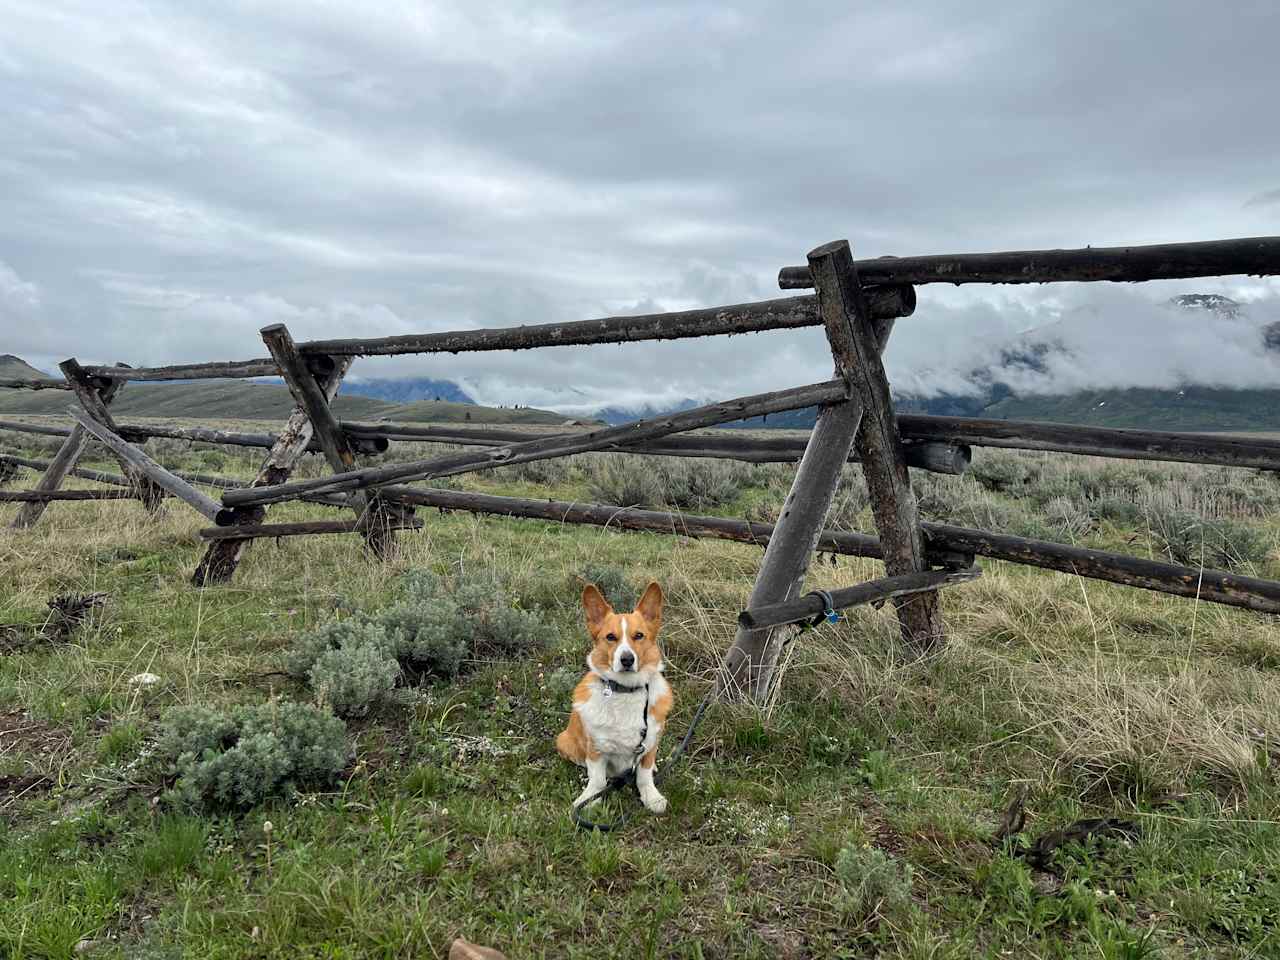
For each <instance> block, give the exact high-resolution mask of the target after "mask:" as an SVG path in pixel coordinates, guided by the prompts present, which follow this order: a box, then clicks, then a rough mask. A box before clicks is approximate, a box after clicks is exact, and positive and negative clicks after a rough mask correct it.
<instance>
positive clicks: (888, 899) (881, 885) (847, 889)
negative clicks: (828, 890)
mask: <svg viewBox="0 0 1280 960" xmlns="http://www.w3.org/2000/svg"><path fill="white" fill-rule="evenodd" d="M835 871H836V879H837V880H839V881H840V888H841V897H840V899H841V903H840V906H841V908H842V909H843V910H844V912H845V914H846V915H848V916H850V917H852V918H856V919H866V918H867V917H870V916H872V915H873V914H876V913H895V912H898V911H900V910H902V909H903V908H904V907H906V906H907V905H909V904H910V903H911V881H912V870H911V866H910V865H909V864H906V863H902V862H900V861H899V860H896V859H895V858H894V857H892V856H890V855H889V854H887V853H885V852H884V851H883V850H880V849H878V848H876V847H861V846H853V845H849V846H845V847H842V848H841V850H840V852H839V853H838V854H837V855H836V862H835Z"/></svg>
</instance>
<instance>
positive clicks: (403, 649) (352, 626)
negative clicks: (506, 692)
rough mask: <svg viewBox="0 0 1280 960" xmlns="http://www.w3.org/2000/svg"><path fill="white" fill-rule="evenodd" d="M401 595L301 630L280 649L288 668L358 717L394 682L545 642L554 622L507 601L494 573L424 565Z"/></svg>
mask: <svg viewBox="0 0 1280 960" xmlns="http://www.w3.org/2000/svg"><path fill="white" fill-rule="evenodd" d="M402 589H403V591H404V594H405V598H404V599H403V600H401V601H400V602H398V603H395V604H392V605H391V606H389V607H386V608H384V609H382V610H380V611H378V612H376V613H371V614H370V613H356V614H355V615H353V616H351V617H348V618H346V619H344V620H335V621H332V622H330V623H327V624H324V625H323V626H321V627H318V628H317V629H315V630H313V631H311V632H310V633H307V634H305V635H303V636H302V637H300V638H299V639H298V640H297V641H296V642H295V643H294V645H293V647H292V648H291V649H290V650H289V652H288V653H287V654H286V655H285V669H286V671H287V672H288V673H289V675H290V676H293V677H296V678H297V679H299V680H305V681H306V682H307V683H308V684H309V685H310V687H311V689H312V690H313V691H314V692H315V694H316V698H317V700H318V701H319V702H321V703H322V704H324V705H326V706H328V707H329V708H330V709H331V710H333V712H334V713H336V714H338V715H339V716H343V717H362V716H364V715H365V714H367V713H368V712H369V711H370V710H372V709H373V708H374V707H376V706H378V705H379V704H382V703H385V702H386V701H387V700H389V699H390V697H391V695H392V691H393V690H394V688H395V687H396V685H397V684H400V683H417V682H420V681H421V680H423V679H428V678H442V679H452V678H454V677H456V676H457V675H458V674H459V673H461V672H462V670H463V668H464V666H465V665H466V664H467V662H468V661H474V660H483V659H497V660H501V659H510V658H513V657H517V656H520V655H522V654H525V653H527V652H529V651H531V650H534V649H537V648H539V647H542V646H545V645H546V644H547V643H549V642H550V640H551V639H552V638H553V636H554V629H553V627H552V626H551V625H550V624H549V623H547V622H546V621H545V620H544V619H543V618H542V616H541V615H540V614H539V613H538V612H537V611H532V610H523V609H520V608H519V607H517V606H515V605H513V603H512V602H511V601H510V599H509V598H510V597H511V595H512V594H511V591H510V590H509V589H508V588H507V587H506V586H505V585H504V584H503V583H502V581H501V580H500V579H498V578H495V577H493V576H479V577H476V578H474V579H472V580H469V581H467V582H465V583H462V584H460V585H456V586H455V585H451V584H449V583H447V582H446V581H444V580H442V579H441V578H439V577H437V576H435V575H433V574H431V573H428V572H426V571H423V570H414V571H410V572H409V573H407V574H406V575H405V577H404V580H403V583H402Z"/></svg>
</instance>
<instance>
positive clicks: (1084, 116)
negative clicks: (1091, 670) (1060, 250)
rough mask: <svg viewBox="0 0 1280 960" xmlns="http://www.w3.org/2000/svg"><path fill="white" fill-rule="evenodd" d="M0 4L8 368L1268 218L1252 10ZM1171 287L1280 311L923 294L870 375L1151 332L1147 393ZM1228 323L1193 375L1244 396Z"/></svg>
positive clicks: (693, 301)
mask: <svg viewBox="0 0 1280 960" xmlns="http://www.w3.org/2000/svg"><path fill="white" fill-rule="evenodd" d="M0 25H2V28H0V131H3V132H2V133H0V137H2V138H3V144H2V149H0V211H3V215H2V216H0V334H2V335H0V353H3V352H9V353H16V354H18V355H20V356H23V357H25V358H27V359H28V360H30V361H32V362H35V363H36V364H37V365H40V366H43V367H46V368H49V367H51V366H52V365H53V364H56V362H57V361H58V360H61V359H63V358H65V357H67V356H72V355H75V356H77V357H79V358H81V359H82V360H86V361H87V360H92V361H107V360H124V361H128V362H132V363H134V364H154V363H160V362H166V361H170V362H177V361H191V360H204V359H241V358H247V357H255V356H262V355H264V353H265V350H264V348H263V346H262V343H261V340H260V339H259V337H258V334H257V331H258V329H259V328H260V327H261V326H263V325H264V324H266V323H270V322H275V321H284V322H286V323H287V324H288V325H289V328H290V330H291V331H292V332H293V335H294V336H295V338H297V339H311V338H316V337H330V336H338V335H342V336H386V335H390V334H395V333H408V332H419V331H428V330H447V329H454V328H460V327H476V326H506V325H510V324H517V323H537V322H546V321H552V320H574V319H582V318H586V317H594V316H602V315H607V314H611V313H621V312H634V311H637V310H655V309H658V310H660V309H676V308H686V307H690V306H711V305H716V304H721V303H733V302H741V301H745V300H752V299H764V298H769V297H775V296H779V295H780V294H779V293H778V292H777V288H776V283H775V278H776V273H777V270H778V268H779V267H780V266H783V265H786V264H793V263H803V262H804V255H805V252H806V251H807V250H809V249H810V248H812V247H814V246H816V245H818V244H820V243H823V242H825V241H828V240H831V239H835V238H839V237H846V238H848V239H849V241H850V242H851V243H852V245H853V247H854V252H855V256H879V255H882V254H897V255H911V254H925V253H950V252H958V251H981V250H999V249H1015V248H1024V247H1032V248H1034V247H1074V246H1083V245H1085V244H1093V245H1096V246H1101V245H1111V244H1125V243H1158V242H1172V241H1184V240H1205V239H1219V238H1227V237H1237V236H1255V235H1263V234H1276V233H1280V123H1277V122H1276V119H1275V102H1274V98H1275V92H1276V89H1277V83H1278V81H1280V71H1278V70H1277V66H1276V63H1277V56H1280V54H1278V53H1277V49H1278V48H1277V42H1276V40H1277V37H1278V36H1280V4H1278V3H1276V2H1275V0H1262V2H1257V3H1249V2H1243V0H1237V2H1230V3H1226V4H1217V5H1212V7H1207V6H1206V5H1205V4H1204V3H1202V2H1195V3H1177V2H1170V0H1160V2H1150V3H1141V2H1127V3H1122V4H1100V3H1097V4H1094V3H1088V4H1081V3H1079V2H1069V3H1067V2H1064V3H1042V2H1031V3H1028V2H1026V0H1019V2H1014V3H1001V2H990V3H985V4H980V5H976V6H975V5H974V4H971V3H943V2H937V3H897V2H885V3H856V4H831V3H826V4H822V5H813V6H809V5H806V4H801V3H794V2H793V3H785V4H783V3H778V4H764V3H759V4H737V5H728V4H708V5H700V4H697V3H679V4H673V5H663V4H655V3H635V2H628V3H619V4H608V3H602V2H593V3H584V4H533V3H514V2H513V3H507V4H500V5H487V4H483V3H476V2H468V3H460V4H457V5H447V4H435V3H431V4H421V5H400V4H393V3H367V4H366V3H325V4H317V5H306V4H299V3H289V2H284V0H273V2H270V3H261V4H250V3H243V4H237V3H224V4H219V5H216V6H214V5H204V4H197V3H191V2H186V3H173V4H170V5H167V4H164V3H148V4H132V3H121V2H113V0H94V2H91V3H83V4H76V3H64V2H59V0H40V2H34V3H16V4H15V3H10V2H4V0H0ZM1184 291H1197V292H1220V293H1226V294H1228V295H1231V296H1235V297H1237V298H1243V299H1247V300H1250V301H1253V306H1252V307H1251V311H1250V313H1249V319H1248V320H1247V324H1252V325H1253V326H1254V327H1256V325H1258V324H1260V323H1262V322H1267V321H1268V320H1271V319H1275V318H1276V317H1277V316H1280V314H1277V313H1276V301H1277V299H1278V293H1280V286H1278V285H1277V284H1276V283H1275V282H1274V281H1259V280H1252V281H1250V280H1247V279H1245V278H1237V279H1234V280H1221V281H1218V280H1213V281H1190V282H1187V283H1182V284H1151V285H1145V286H1143V287H1139V288H1116V287H1114V286H1110V285H1107V289H1102V288H1100V287H1089V286H1085V285H1073V286H1069V287H1061V286H1060V287H1056V288H1047V287H1040V288H1013V287H966V288H961V289H951V290H943V289H939V288H937V287H929V288H924V289H922V290H921V296H920V307H919V309H918V310H917V314H916V316H915V317H913V318H911V319H909V320H903V321H901V322H900V323H899V324H898V329H897V330H896V331H895V334H894V339H893V342H892V346H891V349H890V353H889V357H888V364H889V369H890V375H891V377H893V379H894V381H895V382H896V383H903V384H905V383H916V384H917V385H921V386H922V388H923V389H927V388H928V384H929V383H931V382H934V378H933V374H932V373H929V374H926V373H925V371H932V372H938V371H943V370H946V369H948V368H956V369H962V368H963V367H964V365H965V363H967V362H968V357H969V355H970V354H971V353H972V351H973V350H974V349H975V345H981V344H985V343H988V342H992V341H993V338H994V340H998V339H999V338H1000V337H1001V336H1005V335H1008V334H1009V333H1011V332H1016V331H1018V330H1022V329H1025V328H1027V327H1031V326H1038V325H1042V324H1045V323H1050V322H1053V321H1055V320H1059V319H1060V318H1061V322H1062V323H1065V324H1071V323H1072V322H1073V319H1075V318H1081V317H1085V318H1087V317H1093V318H1094V319H1093V321H1091V322H1092V323H1093V326H1092V327H1091V326H1089V325H1087V324H1086V325H1084V326H1081V327H1079V330H1081V331H1087V330H1090V329H1096V330H1101V331H1105V330H1108V329H1117V328H1118V327H1121V326H1125V325H1127V326H1125V329H1126V330H1127V333H1128V337H1129V340H1130V341H1136V342H1143V341H1144V340H1149V341H1150V342H1151V343H1152V347H1151V349H1150V350H1149V351H1144V350H1137V351H1132V350H1131V351H1129V352H1131V353H1133V354H1134V356H1133V358H1132V359H1133V363H1134V364H1137V365H1142V364H1146V365H1147V367H1148V368H1149V369H1147V370H1146V373H1145V374H1144V376H1145V377H1146V378H1147V379H1152V378H1154V379H1156V380H1161V379H1162V378H1164V379H1167V378H1168V377H1169V376H1184V375H1189V376H1191V377H1192V378H1194V377H1195V376H1196V374H1197V372H1198V369H1199V368H1198V363H1199V359H1200V358H1203V356H1204V355H1205V351H1206V349H1207V348H1208V347H1210V346H1211V345H1212V342H1213V341H1212V337H1211V336H1210V338H1209V339H1208V340H1205V339H1203V334H1201V335H1200V336H1202V339H1200V340H1197V333H1196V331H1197V330H1201V331H1203V329H1204V324H1198V323H1197V324H1189V325H1188V324H1184V325H1183V326H1184V327H1186V336H1184V337H1173V338H1168V337H1164V336H1162V335H1161V333H1160V331H1162V330H1163V324H1164V323H1165V322H1166V320H1165V319H1164V318H1165V317H1166V316H1167V314H1166V312H1165V311H1161V310H1157V309H1155V308H1152V307H1151V306H1150V303H1151V302H1153V301H1155V300H1162V299H1166V298H1167V297H1168V296H1170V295H1171V294H1173V293H1179V292H1184ZM1077 339H1078V340H1080V341H1081V343H1083V344H1085V345H1086V346H1087V343H1088V342H1091V341H1090V338H1087V337H1077ZM1255 339H1256V338H1255ZM1169 340H1173V341H1176V342H1174V343H1170V342H1168V341H1169ZM1253 342H1254V341H1253V340H1251V339H1250V337H1249V336H1248V331H1245V333H1243V334H1241V337H1240V338H1239V344H1240V346H1239V349H1238V350H1237V349H1233V350H1231V351H1228V353H1229V358H1228V359H1226V360H1222V359H1221V358H1219V360H1218V361H1217V362H1216V363H1215V364H1213V365H1210V367H1211V368H1206V369H1205V371H1204V373H1205V376H1206V377H1208V378H1209V379H1214V378H1217V379H1222V378H1224V377H1225V378H1227V379H1228V380H1230V379H1231V378H1232V377H1233V376H1235V375H1236V374H1239V375H1240V377H1243V378H1244V379H1245V380H1249V381H1250V382H1252V381H1254V380H1258V379H1261V380H1262V381H1264V382H1265V381H1266V379H1267V372H1268V368H1267V367H1265V365H1261V366H1260V365H1259V363H1260V362H1258V361H1257V357H1256V351H1252V352H1251V348H1250V344H1251V343H1253ZM1109 355H1110V356H1112V358H1113V359H1114V351H1112V353H1111V354H1109ZM1251 358H1252V359H1251ZM1237 361H1238V363H1237ZM1098 366H1099V365H1097V364H1094V363H1093V362H1091V359H1090V358H1087V357H1086V358H1084V360H1083V361H1082V362H1080V363H1078V364H1076V368H1077V369H1076V374H1079V375H1080V376H1081V377H1083V378H1084V379H1085V380H1088V378H1089V376H1090V374H1089V371H1091V370H1093V369H1095V368H1096V367H1098ZM1101 367H1102V368H1105V369H1108V370H1111V371H1112V372H1111V373H1108V374H1106V376H1111V377H1113V378H1114V377H1115V376H1121V377H1123V376H1124V369H1125V368H1124V364H1117V363H1112V364H1111V365H1110V367H1107V365H1105V364H1103V365H1101ZM353 373H356V374H363V375H366V376H400V375H407V374H421V375H428V376H438V377H448V378H452V379H464V378H465V380H466V382H467V383H468V385H469V386H470V387H471V389H472V390H473V392H475V393H477V395H478V396H479V397H480V398H481V399H482V400H486V401H489V402H504V403H512V402H524V403H534V404H542V405H548V404H553V403H558V404H561V405H565V404H569V403H573V402H613V403H623V404H633V403H636V402H640V401H642V400H646V399H647V400H654V401H658V402H661V401H663V400H666V399H678V398H681V397H685V396H694V397H699V398H701V397H714V396H724V395H728V394H740V393H746V392H751V391H755V390H763V389H771V388H776V387H783V386H788V385H791V384H795V383H799V382H806V381H812V380H815V379H825V378H826V377H827V376H828V375H829V374H830V357H829V354H828V353H827V352H826V349H825V346H824V344H823V342H822V338H821V335H820V334H819V333H817V332H816V331H807V332H802V333H792V334H765V335H759V336H757V337H737V338H732V339H729V340H725V339H723V338H722V339H719V340H716V341H696V342H695V341H685V342H681V343H676V344H649V345H629V346H625V347H607V348H591V349H565V350H554V351H553V350H543V351H538V352H536V353H521V354H482V355H472V356H470V357H449V356H444V357H421V358H403V359H399V360H390V361H373V360H363V361H360V362H359V363H358V364H357V365H356V367H355V369H354V370H353ZM939 375H941V374H939ZM1097 375H1098V376H1103V374H1102V373H1100V372H1099V373H1098V374H1097ZM1237 379H1238V378H1237ZM1272 382H1277V383H1280V381H1277V380H1276V379H1275V378H1274V377H1273V378H1272Z"/></svg>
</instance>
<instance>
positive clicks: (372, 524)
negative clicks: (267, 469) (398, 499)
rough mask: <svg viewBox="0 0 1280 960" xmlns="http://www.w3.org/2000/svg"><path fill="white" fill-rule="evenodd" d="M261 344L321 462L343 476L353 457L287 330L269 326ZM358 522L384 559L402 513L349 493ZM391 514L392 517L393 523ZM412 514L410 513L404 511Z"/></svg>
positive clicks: (325, 359) (366, 496) (329, 361)
mask: <svg viewBox="0 0 1280 960" xmlns="http://www.w3.org/2000/svg"><path fill="white" fill-rule="evenodd" d="M260 332H261V333H262V340H263V342H264V343H265V344H266V345H267V349H268V350H270V351H271V356H272V358H273V359H274V360H275V362H276V366H278V367H279V368H280V373H281V375H282V376H283V377H284V382H285V383H286V384H287V385H288V387H289V392H290V393H292V394H293V399H294V400H296V401H297V403H298V405H299V406H300V407H302V408H303V409H304V410H306V412H307V416H308V417H309V418H310V419H311V426H312V429H313V430H314V431H315V436H316V439H317V440H319V441H320V446H321V448H322V449H323V450H324V455H325V459H326V460H328V461H329V466H330V467H332V468H333V472H334V473H345V472H347V471H349V470H354V469H355V468H356V453H355V450H354V449H353V448H352V446H351V443H350V441H349V440H348V439H347V435H346V434H345V433H343V432H342V428H341V427H340V426H339V425H338V420H337V418H336V417H334V415H333V411H332V410H331V409H330V408H329V399H328V398H327V397H326V396H325V395H324V392H323V391H322V390H321V389H320V385H319V384H318V383H317V382H316V377H315V374H314V373H313V372H312V370H311V367H310V366H309V365H308V362H307V359H306V358H304V357H303V356H302V354H301V353H299V352H298V348H297V345H296V344H295V343H294V342H293V337H292V336H290V335H289V329H288V327H286V326H285V325H284V324H283V323H273V324H271V325H270V326H267V327H263V328H262V330H261V331H260ZM317 360H319V361H320V362H322V363H327V364H332V365H335V366H336V364H337V362H338V361H337V358H336V357H328V356H322V357H317V358H314V359H312V361H311V362H312V363H315V362H317ZM348 502H349V503H350V504H351V506H352V508H353V509H354V510H355V512H356V518H357V519H358V520H359V521H360V529H361V532H362V533H363V535H364V540H365V543H366V544H367V545H368V547H369V550H370V551H371V552H372V553H373V555H374V556H375V557H377V558H379V559H383V558H384V557H386V555H387V553H388V551H389V550H390V549H391V548H392V546H393V544H394V540H395V527H394V525H393V522H394V520H398V519H403V512H402V511H400V510H399V509H398V508H397V510H396V511H392V510H390V509H388V505H387V504H386V503H385V502H384V501H383V500H382V499H381V498H380V497H379V496H378V495H377V493H374V492H370V493H367V494H366V493H363V492H352V493H351V495H350V497H349V501H348ZM393 512H394V513H395V514H396V516H395V518H394V520H393V516H392V514H393ZM408 512H409V513H410V514H412V512H413V511H412V509H411V508H410V509H409V511H408Z"/></svg>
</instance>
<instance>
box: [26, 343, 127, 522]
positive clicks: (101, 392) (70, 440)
mask: <svg viewBox="0 0 1280 960" xmlns="http://www.w3.org/2000/svg"><path fill="white" fill-rule="evenodd" d="M77 366H78V364H77ZM124 385H125V381H124V380H116V379H112V380H109V381H108V382H107V383H106V384H105V385H95V386H94V395H95V396H96V397H97V398H98V400H99V402H100V403H101V404H102V406H103V408H104V409H105V408H106V407H107V406H109V405H110V404H111V401H112V400H114V399H115V397H116V394H118V393H119V392H120V391H121V390H123V389H124ZM88 439H89V434H88V433H87V432H86V431H85V429H84V427H82V426H80V424H78V423H77V424H73V425H72V427H71V432H70V433H68V434H67V438H66V439H65V440H64V441H62V446H61V447H59V448H58V452H57V454H56V455H54V458H53V460H52V461H50V463H49V466H48V467H46V468H45V471H44V473H42V474H41V475H40V479H39V480H38V481H37V482H36V485H35V486H34V487H33V488H32V489H33V490H34V491H36V492H38V493H52V492H53V491H55V490H57V489H58V488H59V487H61V486H62V481H64V480H65V479H66V478H67V475H68V474H69V473H70V472H71V471H72V470H73V469H74V468H75V465H76V461H77V460H79V459H80V454H81V453H82V452H83V451H84V445H85V443H86V442H88ZM48 506H49V503H48V501H45V502H43V503H37V502H32V503H24V504H23V505H22V507H21V509H19V510H18V515H17V516H16V517H14V519H13V523H12V524H11V526H12V528H13V529H14V530H26V529H28V528H30V527H34V526H35V525H36V521H38V520H39V519H40V517H41V515H42V514H43V513H44V512H45V510H46V509H47V508H48Z"/></svg>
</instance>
